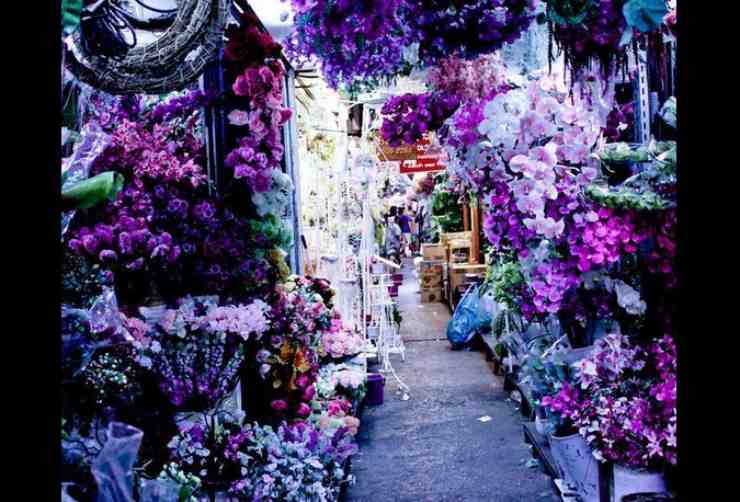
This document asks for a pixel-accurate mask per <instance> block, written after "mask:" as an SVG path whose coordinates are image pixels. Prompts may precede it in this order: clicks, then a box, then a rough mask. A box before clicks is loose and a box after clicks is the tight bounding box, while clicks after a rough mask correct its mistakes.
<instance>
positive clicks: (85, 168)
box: [62, 126, 111, 237]
mask: <svg viewBox="0 0 740 502" xmlns="http://www.w3.org/2000/svg"><path fill="white" fill-rule="evenodd" d="M110 142H111V137H110V135H109V134H107V133H105V132H103V131H101V130H100V129H99V128H97V127H93V126H89V127H87V128H85V129H84V130H83V131H82V135H81V138H80V140H79V141H78V142H77V145H76V148H75V150H74V153H72V156H71V157H70V158H69V159H68V160H67V161H66V162H65V163H64V164H63V165H62V180H63V182H62V190H67V189H69V188H71V187H72V186H74V185H75V184H77V183H79V182H80V181H82V180H85V179H87V178H88V177H89V175H90V167H91V166H92V164H93V162H94V161H95V159H97V158H98V156H100V154H101V153H103V150H105V148H106V147H107V146H108V145H109V144H110ZM74 215H75V211H67V212H65V213H63V214H62V237H64V234H65V233H66V232H67V229H68V228H69V224H70V222H71V221H72V218H73V217H74Z"/></svg>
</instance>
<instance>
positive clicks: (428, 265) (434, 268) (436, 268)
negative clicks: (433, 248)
mask: <svg viewBox="0 0 740 502" xmlns="http://www.w3.org/2000/svg"><path fill="white" fill-rule="evenodd" d="M446 263H447V262H446V261H444V260H424V261H422V262H420V263H419V274H420V275H423V274H439V275H442V274H444V269H445V264H446Z"/></svg>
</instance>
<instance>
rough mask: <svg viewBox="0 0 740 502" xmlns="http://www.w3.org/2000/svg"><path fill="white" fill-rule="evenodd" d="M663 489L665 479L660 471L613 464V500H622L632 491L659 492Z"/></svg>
mask: <svg viewBox="0 0 740 502" xmlns="http://www.w3.org/2000/svg"><path fill="white" fill-rule="evenodd" d="M665 490H666V484H665V479H664V478H663V475H662V474H661V473H658V472H650V471H646V470H641V469H630V468H628V467H622V466H621V465H615V466H614V476H613V485H612V494H613V497H612V501H613V502H622V498H623V497H624V496H626V495H630V494H633V493H653V492H655V493H660V492H664V491H665Z"/></svg>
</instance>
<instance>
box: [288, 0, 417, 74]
mask: <svg viewBox="0 0 740 502" xmlns="http://www.w3.org/2000/svg"><path fill="white" fill-rule="evenodd" d="M400 3H401V2H400V0H367V1H364V2H352V1H348V0H316V1H311V2H306V1H303V0H292V4H293V8H294V10H295V33H294V35H293V38H292V39H291V40H290V41H289V42H288V52H289V53H291V54H292V55H293V56H295V57H298V56H302V57H305V58H310V57H315V58H317V59H318V60H319V61H320V62H321V69H322V73H323V74H324V75H325V76H326V78H327V80H328V81H329V84H330V85H331V86H332V87H334V88H337V87H338V86H339V84H340V83H345V84H351V83H352V82H353V81H355V80H356V79H357V80H369V79H376V78H381V77H388V76H392V75H394V74H396V73H397V72H398V71H400V70H401V69H402V68H403V66H404V54H403V47H405V46H406V45H408V40H407V38H408V37H407V36H406V35H405V34H404V27H403V26H402V25H401V24H399V20H398V18H397V10H398V6H399V4H400Z"/></svg>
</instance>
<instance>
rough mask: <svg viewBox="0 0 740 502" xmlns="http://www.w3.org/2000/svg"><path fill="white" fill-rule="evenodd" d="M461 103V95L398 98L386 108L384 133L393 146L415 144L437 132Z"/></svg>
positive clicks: (384, 106)
mask: <svg viewBox="0 0 740 502" xmlns="http://www.w3.org/2000/svg"><path fill="white" fill-rule="evenodd" d="M459 104H460V99H459V98H458V97H457V96H454V95H449V94H439V93H425V94H404V95H402V96H394V97H392V98H390V99H389V100H388V101H386V103H385V104H384V105H383V108H382V109H381V111H380V113H381V114H382V115H383V117H384V120H383V125H382V126H381V128H380V133H381V134H382V136H383V139H384V140H385V141H386V142H388V144H389V145H391V146H399V145H401V144H402V143H405V144H407V145H413V144H414V143H416V142H417V141H419V140H420V139H421V138H422V136H423V135H424V134H425V133H427V132H432V131H436V130H437V129H439V128H440V127H442V125H443V124H444V121H445V120H447V118H448V117H450V116H451V115H452V114H453V113H454V112H455V110H456V109H457V107H458V106H459Z"/></svg>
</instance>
